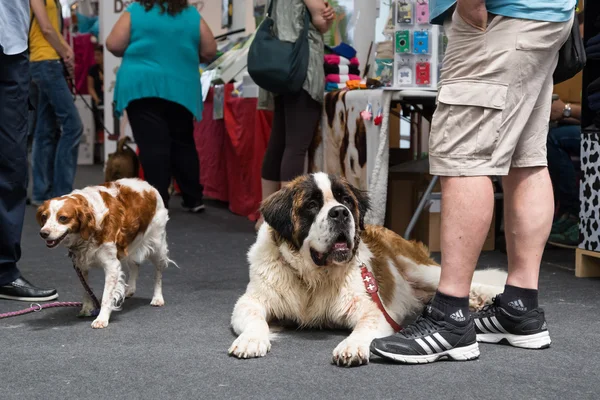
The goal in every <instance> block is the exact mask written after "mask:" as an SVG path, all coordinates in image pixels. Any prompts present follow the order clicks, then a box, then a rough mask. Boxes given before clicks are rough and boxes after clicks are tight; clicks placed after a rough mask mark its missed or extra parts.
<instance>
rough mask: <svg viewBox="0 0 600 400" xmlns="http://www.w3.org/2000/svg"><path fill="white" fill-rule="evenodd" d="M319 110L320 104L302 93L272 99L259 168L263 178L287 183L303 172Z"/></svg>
mask: <svg viewBox="0 0 600 400" xmlns="http://www.w3.org/2000/svg"><path fill="white" fill-rule="evenodd" d="M321 109H322V107H321V104H319V102H317V101H315V100H314V99H313V98H312V97H310V95H309V94H308V93H307V92H306V91H304V90H301V91H300V92H299V93H296V94H284V95H279V96H275V110H274V113H273V127H272V128H271V137H270V138H269V144H268V145H267V151H266V152H265V157H264V159H263V165H262V173H261V175H262V177H263V179H266V180H268V181H275V182H288V181H291V180H292V179H294V178H295V177H297V176H299V175H302V174H303V173H304V160H305V157H306V152H307V151H308V148H309V147H310V144H311V142H312V140H313V137H314V135H315V132H316V130H317V126H318V124H319V119H320V118H321Z"/></svg>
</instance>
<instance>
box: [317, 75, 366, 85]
mask: <svg viewBox="0 0 600 400" xmlns="http://www.w3.org/2000/svg"><path fill="white" fill-rule="evenodd" d="M351 80H359V81H360V76H358V75H354V74H348V75H336V74H329V75H326V76H325V82H333V83H344V82H347V81H351Z"/></svg>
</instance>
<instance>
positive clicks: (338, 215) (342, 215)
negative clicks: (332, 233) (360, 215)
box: [328, 206, 350, 221]
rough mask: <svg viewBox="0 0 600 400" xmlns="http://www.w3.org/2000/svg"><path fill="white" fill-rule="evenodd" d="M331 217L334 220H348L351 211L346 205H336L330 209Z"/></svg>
mask: <svg viewBox="0 0 600 400" xmlns="http://www.w3.org/2000/svg"><path fill="white" fill-rule="evenodd" d="M328 215H329V218H330V219H332V220H334V221H347V220H348V217H349V216H350V212H349V211H348V209H347V208H346V207H344V206H335V207H333V208H332V209H331V210H329V213H328Z"/></svg>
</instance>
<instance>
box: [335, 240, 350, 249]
mask: <svg viewBox="0 0 600 400" xmlns="http://www.w3.org/2000/svg"><path fill="white" fill-rule="evenodd" d="M333 249H334V250H348V243H346V242H342V243H336V244H334V245H333Z"/></svg>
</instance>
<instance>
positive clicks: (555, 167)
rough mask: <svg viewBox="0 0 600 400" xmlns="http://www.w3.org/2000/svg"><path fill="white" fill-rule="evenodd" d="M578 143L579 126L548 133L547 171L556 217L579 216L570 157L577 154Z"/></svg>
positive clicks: (566, 126)
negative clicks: (552, 192) (564, 215)
mask: <svg viewBox="0 0 600 400" xmlns="http://www.w3.org/2000/svg"><path fill="white" fill-rule="evenodd" d="M580 143H581V128H580V127H579V125H562V126H558V127H556V128H552V129H550V131H549V132H548V143H547V148H548V171H549V173H550V179H551V180H552V186H553V187H554V197H555V200H556V201H557V202H558V203H559V204H558V215H562V214H565V213H569V214H571V215H574V216H578V215H579V190H578V189H577V180H578V177H577V172H576V169H575V165H573V161H572V160H571V156H572V155H574V154H579V145H580Z"/></svg>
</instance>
